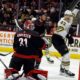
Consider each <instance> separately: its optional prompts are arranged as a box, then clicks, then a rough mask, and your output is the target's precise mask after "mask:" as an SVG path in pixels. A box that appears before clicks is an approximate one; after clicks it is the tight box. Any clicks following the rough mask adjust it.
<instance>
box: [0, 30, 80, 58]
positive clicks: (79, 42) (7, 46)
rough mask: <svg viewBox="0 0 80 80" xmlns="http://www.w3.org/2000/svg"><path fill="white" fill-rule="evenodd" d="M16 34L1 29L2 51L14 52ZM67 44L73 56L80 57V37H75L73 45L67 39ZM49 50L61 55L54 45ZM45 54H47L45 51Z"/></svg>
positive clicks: (0, 48) (0, 50)
mask: <svg viewBox="0 0 80 80" xmlns="http://www.w3.org/2000/svg"><path fill="white" fill-rule="evenodd" d="M14 35H15V32H7V31H0V52H13V47H12V44H13V39H14ZM66 44H67V46H68V47H69V49H70V54H71V58H78V59H80V37H74V43H73V44H72V45H69V44H68V42H67V41H66ZM49 51H50V55H51V56H58V57H60V56H61V55H60V54H59V53H58V52H57V50H56V49H55V48H54V47H53V46H51V47H50V48H49ZM43 54H44V55H45V52H44V51H43Z"/></svg>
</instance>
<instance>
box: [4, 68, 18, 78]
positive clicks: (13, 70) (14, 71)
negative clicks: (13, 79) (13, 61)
mask: <svg viewBox="0 0 80 80" xmlns="http://www.w3.org/2000/svg"><path fill="white" fill-rule="evenodd" d="M4 73H5V78H8V77H9V76H10V75H11V74H14V73H18V71H17V70H16V69H13V68H11V69H5V70H4Z"/></svg>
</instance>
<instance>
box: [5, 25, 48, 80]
mask: <svg viewBox="0 0 80 80" xmlns="http://www.w3.org/2000/svg"><path fill="white" fill-rule="evenodd" d="M27 27H28V29H27V30H26V29H25V27H24V30H21V31H18V32H17V33H16V34H15V36H14V43H13V49H14V54H13V55H12V58H11V61H10V64H9V69H6V70H5V74H6V78H8V79H11V78H13V76H11V74H13V75H14V77H16V76H18V73H19V71H20V69H21V67H22V66H23V72H24V74H25V76H26V79H27V77H28V76H29V78H33V79H37V80H42V79H40V78H38V76H37V75H38V73H39V75H40V76H44V77H45V78H46V77H47V71H42V70H36V69H35V67H34V65H35V62H36V61H37V62H40V60H41V58H40V57H39V56H40V55H42V54H40V53H39V51H41V50H42V49H44V48H45V42H44V40H43V39H42V38H41V37H40V36H39V35H38V33H37V32H35V31H32V30H29V26H28V25H27ZM30 29H32V28H31V26H30Z"/></svg>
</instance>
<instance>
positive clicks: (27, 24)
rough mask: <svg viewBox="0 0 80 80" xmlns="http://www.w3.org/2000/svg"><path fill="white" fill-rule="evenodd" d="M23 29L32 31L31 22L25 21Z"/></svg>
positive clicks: (32, 25)
mask: <svg viewBox="0 0 80 80" xmlns="http://www.w3.org/2000/svg"><path fill="white" fill-rule="evenodd" d="M24 29H26V30H27V29H29V30H34V24H33V23H32V21H31V20H26V21H25V22H24Z"/></svg>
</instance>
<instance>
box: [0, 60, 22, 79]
mask: <svg viewBox="0 0 80 80" xmlns="http://www.w3.org/2000/svg"><path fill="white" fill-rule="evenodd" d="M0 62H1V63H2V64H3V66H4V67H5V68H6V69H8V67H7V66H6V65H5V63H4V62H3V61H2V60H1V59H0ZM11 75H12V77H13V79H11V80H17V79H18V78H20V77H21V76H22V75H23V72H22V73H21V74H20V75H19V76H17V77H15V76H14V75H13V74H11Z"/></svg>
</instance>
